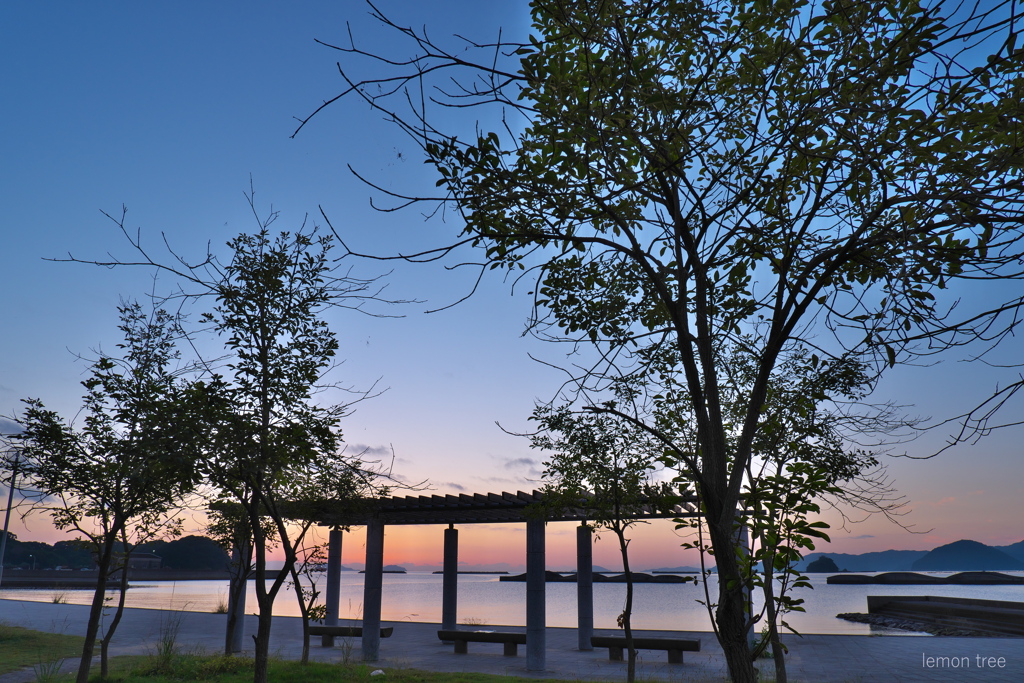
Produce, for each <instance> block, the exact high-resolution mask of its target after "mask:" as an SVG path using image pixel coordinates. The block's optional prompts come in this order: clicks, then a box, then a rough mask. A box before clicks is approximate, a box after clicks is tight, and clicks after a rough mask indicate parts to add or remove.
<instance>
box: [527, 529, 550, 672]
mask: <svg viewBox="0 0 1024 683" xmlns="http://www.w3.org/2000/svg"><path fill="white" fill-rule="evenodd" d="M544 569H545V561H544V520H543V519H530V520H527V522H526V670H527V671H543V670H544V667H545V659H544V658H545V651H546V649H547V637H546V636H547V634H546V632H545V627H546V623H545V622H546V613H545V607H546V606H545V595H544V590H545V577H544Z"/></svg>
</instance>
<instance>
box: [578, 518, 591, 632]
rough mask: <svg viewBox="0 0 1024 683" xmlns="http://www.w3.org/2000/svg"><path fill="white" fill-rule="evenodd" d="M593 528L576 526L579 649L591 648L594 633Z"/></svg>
mask: <svg viewBox="0 0 1024 683" xmlns="http://www.w3.org/2000/svg"><path fill="white" fill-rule="evenodd" d="M593 537H594V534H593V530H592V529H591V528H590V527H589V526H587V525H586V523H584V524H580V525H579V526H578V527H576V615H577V628H576V632H577V635H578V637H579V649H581V650H593V649H594V646H593V645H591V644H590V637H591V636H593V635H594V550H593V548H594V546H593Z"/></svg>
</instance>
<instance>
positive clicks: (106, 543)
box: [75, 532, 117, 683]
mask: <svg viewBox="0 0 1024 683" xmlns="http://www.w3.org/2000/svg"><path fill="white" fill-rule="evenodd" d="M116 538H117V532H114V533H111V534H104V536H103V541H102V543H103V545H102V546H101V547H100V554H99V557H98V558H97V568H98V571H97V578H96V582H97V583H96V591H95V593H93V596H92V606H91V607H90V608H89V622H88V623H87V624H86V627H85V642H84V643H83V644H82V659H81V660H80V661H79V664H78V675H77V677H76V678H75V683H89V668H90V667H91V666H92V651H93V649H95V647H96V634H97V633H98V632H99V629H100V618H101V617H102V616H103V601H104V599H105V598H106V591H107V573H108V572H109V571H110V561H111V557H112V556H113V554H114V540H115V539H116Z"/></svg>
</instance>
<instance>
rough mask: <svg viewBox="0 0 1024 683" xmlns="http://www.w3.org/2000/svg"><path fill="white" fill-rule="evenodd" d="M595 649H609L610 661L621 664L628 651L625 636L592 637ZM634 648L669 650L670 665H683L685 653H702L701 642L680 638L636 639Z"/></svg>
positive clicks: (591, 640)
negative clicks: (625, 652) (624, 653)
mask: <svg viewBox="0 0 1024 683" xmlns="http://www.w3.org/2000/svg"><path fill="white" fill-rule="evenodd" d="M590 644H591V645H592V646H593V647H606V648H608V659H610V660H612V661H613V662H621V661H622V654H623V652H624V651H625V649H626V637H625V636H591V638H590ZM633 647H634V648H635V649H637V650H667V651H668V663H669V664H682V663H683V652H684V651H686V652H700V641H699V640H682V639H679V638H648V637H646V636H642V637H639V638H637V637H634V638H633Z"/></svg>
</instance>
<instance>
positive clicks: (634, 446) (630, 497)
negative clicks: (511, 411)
mask: <svg viewBox="0 0 1024 683" xmlns="http://www.w3.org/2000/svg"><path fill="white" fill-rule="evenodd" d="M532 419H534V420H536V421H537V422H539V423H540V426H541V430H540V431H539V432H538V433H537V434H534V435H533V436H532V437H531V446H532V447H533V448H538V449H541V450H544V451H550V452H551V453H552V455H551V456H550V459H549V460H547V461H545V462H544V467H545V469H544V474H543V476H544V478H545V479H547V480H548V483H547V484H546V485H545V486H544V488H543V489H542V490H543V492H544V498H545V503H544V507H545V508H547V509H550V510H553V511H558V510H579V511H582V512H583V513H584V514H585V515H586V517H587V519H588V520H589V522H590V523H592V524H593V526H594V527H596V528H597V529H607V530H608V531H610V532H611V533H612V534H613V535H614V536H615V539H616V541H617V542H618V546H619V554H620V556H621V557H622V570H623V572H625V577H626V601H625V605H624V606H623V609H622V614H620V615H619V618H618V623H619V626H620V627H621V628H622V629H623V631H624V632H625V635H626V648H627V649H628V651H629V661H628V667H627V679H628V680H629V681H630V682H631V683H632V681H634V680H636V648H635V647H634V646H633V626H632V620H631V619H632V614H633V575H632V570H631V569H630V564H629V538H627V536H626V534H627V532H628V531H629V529H630V527H632V526H633V525H634V524H637V523H638V521H639V519H640V518H641V517H643V516H644V515H645V514H651V513H654V514H657V513H668V512H670V511H671V510H672V509H673V507H674V506H675V504H676V502H677V501H678V496H676V495H673V493H672V489H671V487H670V486H669V485H668V484H667V483H657V482H656V481H654V469H655V465H654V463H655V462H656V460H657V457H658V454H659V446H658V444H657V442H656V441H655V440H654V439H653V438H652V437H651V436H650V435H649V434H647V433H645V432H643V431H642V430H639V429H637V428H636V427H635V426H633V425H630V424H629V423H627V422H625V421H623V420H620V419H616V418H614V417H610V416H607V415H593V414H591V415H585V414H584V415H581V414H575V413H573V412H571V411H570V409H569V408H568V407H566V406H562V407H559V408H552V407H550V406H540V407H538V408H536V409H535V410H534V413H533V418H532Z"/></svg>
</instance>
